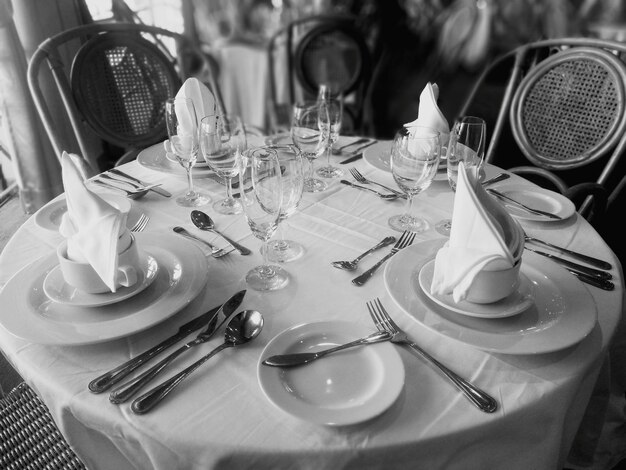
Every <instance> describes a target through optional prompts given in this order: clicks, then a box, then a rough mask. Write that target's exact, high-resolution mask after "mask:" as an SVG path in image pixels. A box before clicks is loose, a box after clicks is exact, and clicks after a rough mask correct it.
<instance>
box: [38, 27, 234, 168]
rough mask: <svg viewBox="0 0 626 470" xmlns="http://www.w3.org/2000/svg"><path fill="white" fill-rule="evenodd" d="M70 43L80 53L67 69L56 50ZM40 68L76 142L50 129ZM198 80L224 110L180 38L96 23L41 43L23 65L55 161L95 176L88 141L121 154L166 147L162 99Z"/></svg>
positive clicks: (52, 121)
mask: <svg viewBox="0 0 626 470" xmlns="http://www.w3.org/2000/svg"><path fill="white" fill-rule="evenodd" d="M77 40H78V41H79V42H80V46H79V48H78V50H77V52H76V53H75V54H74V55H73V58H72V60H71V64H68V63H67V62H64V60H63V59H62V57H63V52H64V51H63V48H64V47H66V46H68V44H72V43H73V41H77ZM167 41H172V42H173V43H174V44H175V47H176V51H177V55H176V57H175V58H174V57H172V54H171V53H170V52H169V51H168V50H167V49H166V48H165V46H164V44H165V43H166V42H167ZM43 64H48V66H49V67H50V70H51V71H52V74H53V78H54V81H55V83H56V87H57V90H58V93H59V94H60V97H61V100H62V102H63V105H64V108H65V111H66V113H67V116H68V118H69V121H70V123H71V126H72V129H73V132H74V135H75V136H76V142H69V141H67V139H65V138H64V137H63V135H64V134H63V132H59V129H57V126H58V125H59V120H58V118H57V116H54V115H53V114H52V113H51V111H50V108H49V106H48V103H47V96H46V94H45V93H44V92H43V91H42V87H41V86H40V72H41V68H42V66H43ZM198 74H202V77H199V78H200V79H202V80H203V81H205V82H207V85H208V86H209V88H211V89H212V91H213V92H214V94H215V95H216V99H217V102H218V106H220V107H221V108H222V109H223V102H222V97H221V93H220V91H219V87H218V86H217V83H216V81H215V79H214V76H213V71H212V69H211V66H210V64H209V63H208V62H207V61H206V60H205V58H204V54H203V53H202V52H201V51H199V50H197V48H195V46H194V45H193V44H191V42H190V41H189V40H188V39H187V38H186V37H185V36H183V35H180V34H177V33H174V32H172V31H168V30H165V29H162V28H158V27H154V26H150V25H143V24H131V23H100V24H90V25H85V26H79V27H76V28H72V29H70V30H67V31H64V32H61V33H59V34H57V35H55V36H53V37H51V38H49V39H47V40H46V41H44V42H43V43H42V44H41V45H40V46H39V47H38V48H37V50H36V51H35V53H34V54H33V56H32V57H31V59H30V62H29V66H28V85H29V88H30V91H31V94H32V96H33V99H34V102H35V105H36V106H37V109H38V111H39V114H40V116H41V119H42V121H43V124H44V127H45V129H46V132H47V133H48V136H49V137H50V140H51V142H52V146H53V148H54V150H55V152H56V154H57V156H58V158H60V155H61V152H62V151H63V150H67V151H70V152H74V153H78V154H81V155H82V156H83V157H84V158H85V160H86V161H87V163H88V164H89V165H90V167H91V168H92V169H94V170H95V171H99V170H101V169H102V168H100V167H101V164H100V163H99V161H98V160H99V158H100V155H99V154H97V152H96V151H94V150H93V145H90V144H89V136H90V135H92V136H93V135H94V134H95V135H96V136H97V137H99V138H100V139H102V140H103V141H105V142H107V143H109V144H112V145H113V146H115V147H118V148H121V149H123V151H128V150H132V149H140V148H143V147H146V146H149V145H152V144H154V143H157V142H159V141H160V140H163V139H165V138H166V137H167V132H166V127H165V119H164V114H165V113H164V108H165V101H166V99H167V98H170V97H173V96H174V95H175V94H176V92H177V91H178V89H179V88H180V85H181V83H182V82H183V80H185V79H186V78H187V77H189V76H192V75H198ZM77 145H78V148H76V147H77Z"/></svg>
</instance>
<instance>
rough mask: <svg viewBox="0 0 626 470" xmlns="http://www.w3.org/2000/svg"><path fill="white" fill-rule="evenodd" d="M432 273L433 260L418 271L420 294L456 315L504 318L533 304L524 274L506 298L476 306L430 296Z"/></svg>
mask: <svg viewBox="0 0 626 470" xmlns="http://www.w3.org/2000/svg"><path fill="white" fill-rule="evenodd" d="M434 271H435V260H434V259H433V260H430V261H429V262H427V263H426V264H425V265H424V266H422V269H420V271H419V276H418V279H419V285H420V287H421V288H422V292H424V294H426V295H427V296H428V298H430V300H432V301H433V302H435V303H437V304H439V305H441V306H442V307H444V308H447V309H448V310H451V311H453V312H456V313H460V314H463V315H469V316H470V317H478V318H505V317H510V316H513V315H517V314H518V313H521V312H523V311H524V310H526V309H527V308H528V307H530V306H531V305H532V303H533V298H534V296H533V289H532V284H531V282H530V279H528V276H526V275H525V274H524V273H520V283H519V287H518V288H517V289H516V290H515V292H513V293H512V294H511V295H509V296H508V297H505V298H504V299H501V300H499V301H497V302H492V303H489V304H477V303H474V302H468V301H466V300H462V301H461V302H458V303H457V302H455V301H454V300H453V298H452V294H446V295H440V294H432V293H431V292H430V285H431V283H432V281H433V273H434Z"/></svg>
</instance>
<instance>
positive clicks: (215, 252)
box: [172, 226, 232, 258]
mask: <svg viewBox="0 0 626 470" xmlns="http://www.w3.org/2000/svg"><path fill="white" fill-rule="evenodd" d="M172 230H174V232H176V233H178V234H179V235H182V236H184V237H187V238H190V239H192V240H196V241H198V242H201V243H204V244H205V245H207V246H208V247H209V248H211V256H213V258H221V257H222V256H225V255H227V254H228V253H230V251H226V250H224V249H220V248H217V247H216V246H213V245H211V244H210V243H209V242H207V241H206V240H203V239H202V238H198V237H196V236H194V235H192V234H191V233H189V232H188V231H187V230H185V229H184V228H183V227H179V226H176V227H174V228H173V229H172ZM231 251H232V250H231Z"/></svg>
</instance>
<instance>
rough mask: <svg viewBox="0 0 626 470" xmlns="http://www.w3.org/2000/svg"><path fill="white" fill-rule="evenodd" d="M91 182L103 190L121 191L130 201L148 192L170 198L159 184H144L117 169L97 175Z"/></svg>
mask: <svg viewBox="0 0 626 470" xmlns="http://www.w3.org/2000/svg"><path fill="white" fill-rule="evenodd" d="M109 173H113V174H114V175H116V176H117V178H114V177H113V176H111V175H110V174H109ZM92 182H93V183H95V184H97V185H99V186H102V187H105V188H109V189H115V190H117V191H121V192H123V193H124V194H126V196H127V197H128V198H130V199H139V198H141V197H143V196H145V195H146V194H148V192H149V191H153V192H155V193H157V194H160V195H161V196H164V197H171V194H170V193H169V192H168V191H166V190H165V189H163V188H160V186H161V185H160V184H150V183H146V182H144V181H141V180H139V179H137V178H135V177H134V176H131V175H128V174H126V173H124V172H123V171H121V170H118V169H117V168H112V169H110V170H108V172H107V173H102V174H100V175H98V176H97V178H96V179H94V180H92Z"/></svg>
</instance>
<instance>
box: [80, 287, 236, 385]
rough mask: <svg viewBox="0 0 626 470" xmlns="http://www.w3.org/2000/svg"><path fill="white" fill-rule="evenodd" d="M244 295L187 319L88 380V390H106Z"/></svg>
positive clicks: (234, 307)
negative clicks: (152, 343) (162, 337)
mask: <svg viewBox="0 0 626 470" xmlns="http://www.w3.org/2000/svg"><path fill="white" fill-rule="evenodd" d="M245 295H246V291H245V290H241V291H239V292H237V293H236V294H235V295H233V296H232V297H231V298H229V299H228V300H227V301H226V302H224V303H223V304H222V305H218V306H217V307H213V308H212V309H211V310H209V311H208V312H206V313H203V314H202V315H199V316H198V317H196V318H194V319H192V320H190V321H188V322H187V323H185V324H184V325H182V326H181V327H179V328H178V331H177V332H176V333H175V334H173V335H172V336H170V337H169V338H166V339H165V340H163V341H161V342H160V343H159V344H157V345H156V346H154V347H152V348H150V349H148V350H147V351H145V352H143V353H141V354H140V355H139V356H136V357H134V358H132V359H130V360H129V361H126V362H125V363H123V364H120V365H119V366H117V367H115V368H114V369H111V370H110V371H108V372H106V373H104V374H102V375H101V376H99V377H97V378H95V379H93V380H92V381H91V382H89V387H88V388H89V391H90V392H92V393H102V392H104V391H106V390H108V389H109V388H111V387H112V386H113V385H115V384H116V383H118V382H119V381H120V380H122V379H123V378H124V377H126V376H127V375H128V374H130V373H131V372H132V371H134V370H135V369H137V368H138V367H139V366H141V365H143V364H145V363H146V362H147V361H148V360H150V359H152V358H153V357H154V356H156V355H157V354H159V353H161V352H163V351H164V350H166V349H167V348H169V347H170V346H172V345H173V344H175V343H177V342H178V341H180V340H181V339H183V338H185V337H186V336H187V335H188V334H189V333H192V332H193V331H196V330H198V329H200V328H202V327H203V326H204V325H208V324H209V323H211V322H212V321H216V320H217V314H218V312H219V311H220V309H222V308H223V307H224V306H225V305H227V304H228V305H229V308H232V309H236V308H237V307H238V306H239V304H241V301H242V300H243V298H244V296H245Z"/></svg>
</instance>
